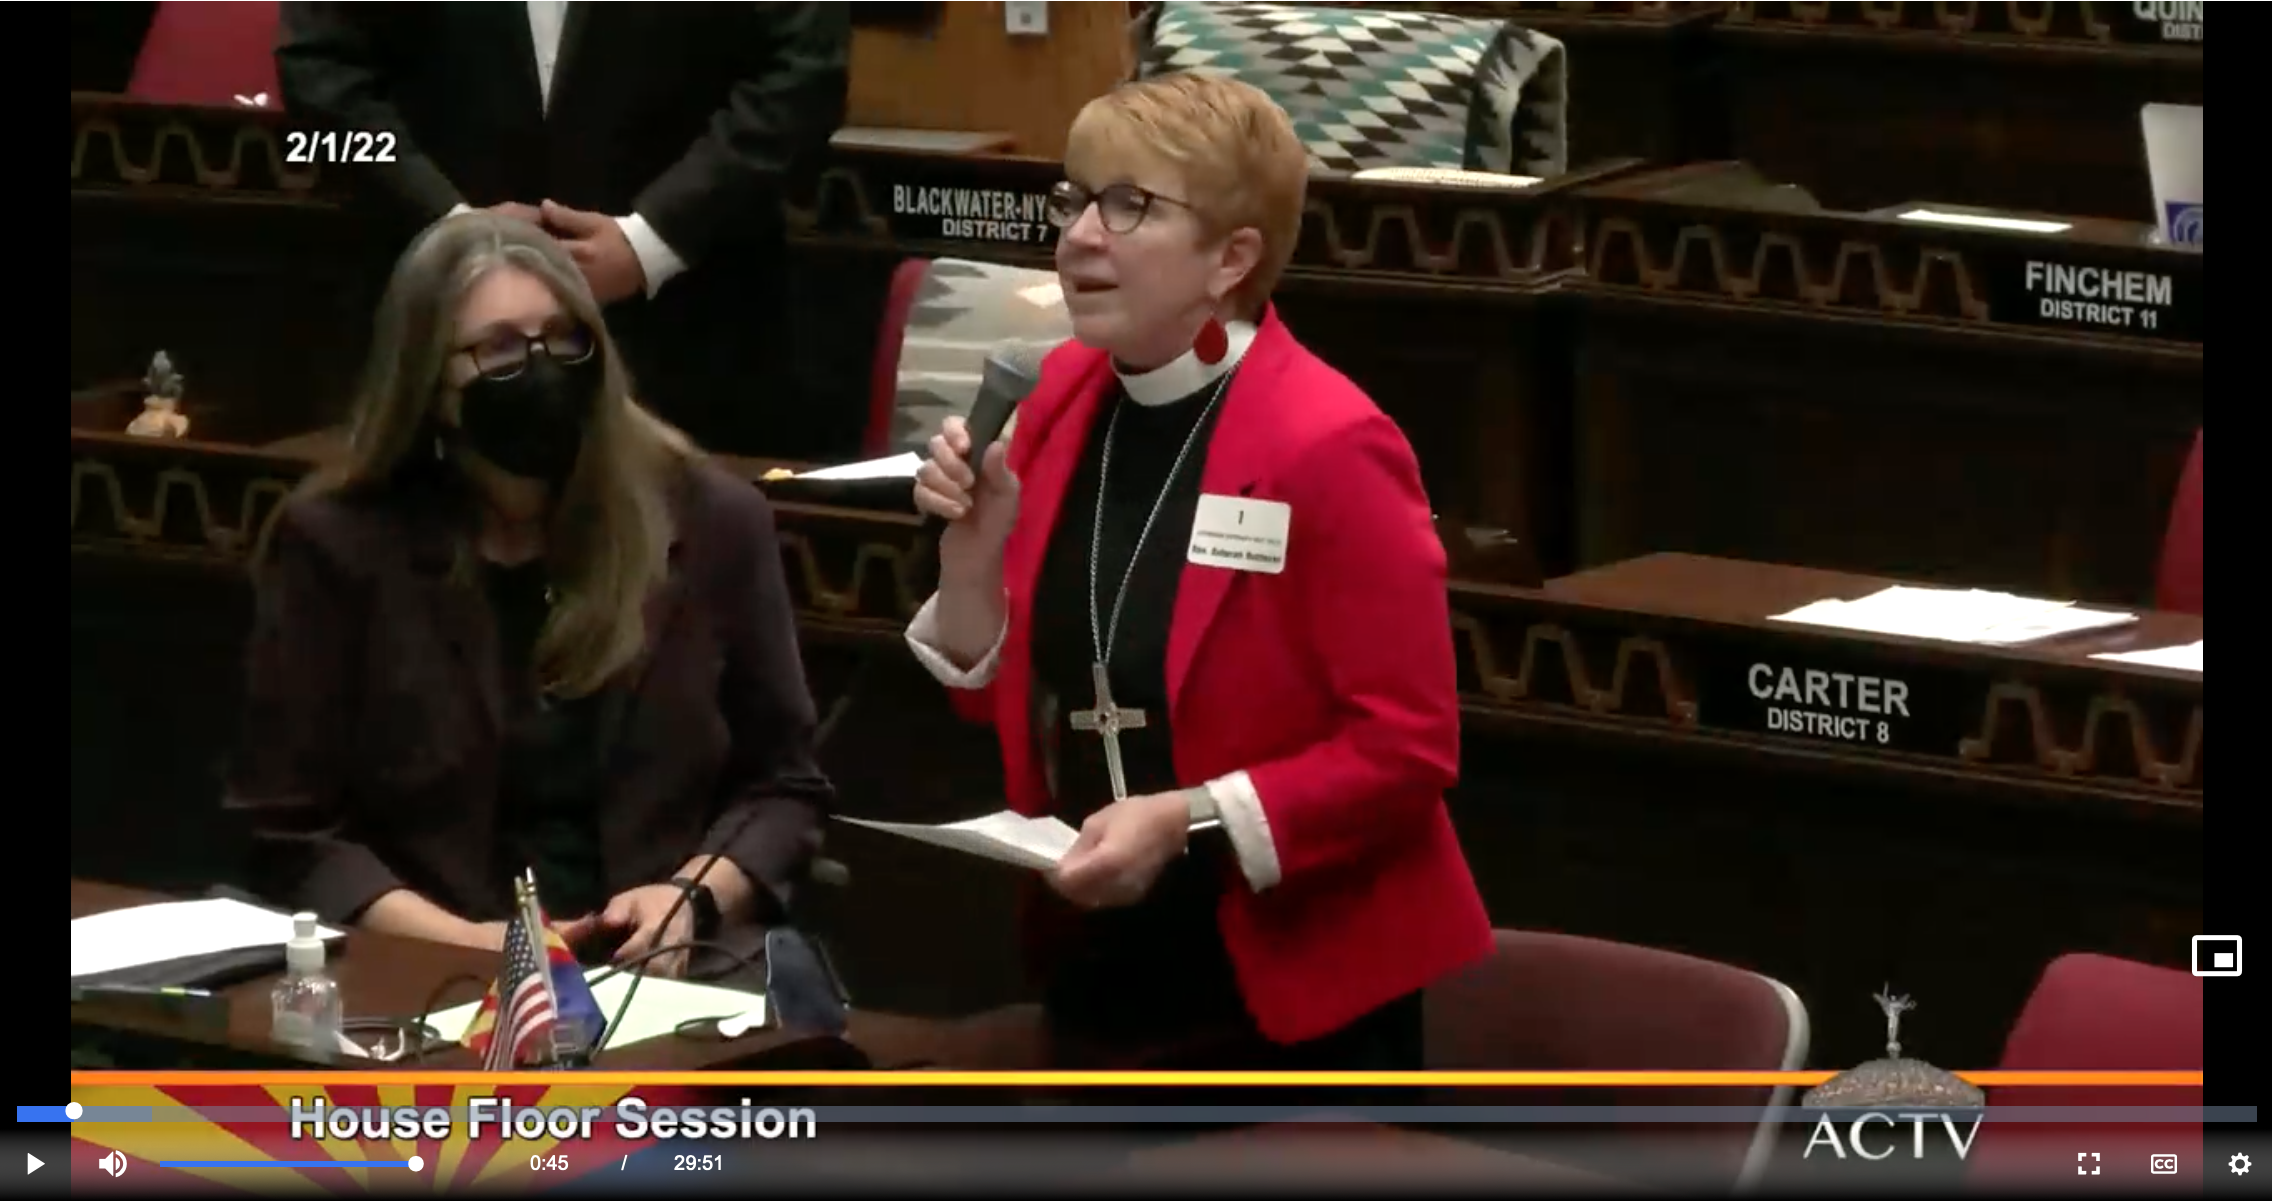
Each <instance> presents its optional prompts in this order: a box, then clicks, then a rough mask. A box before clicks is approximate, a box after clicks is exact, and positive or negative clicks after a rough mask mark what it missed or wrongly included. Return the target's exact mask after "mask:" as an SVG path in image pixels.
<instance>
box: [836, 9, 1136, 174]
mask: <svg viewBox="0 0 2272 1202" xmlns="http://www.w3.org/2000/svg"><path fill="white" fill-rule="evenodd" d="M941 9H942V10H943V11H942V15H941V19H940V21H939V23H938V24H937V25H936V26H935V27H934V28H931V29H928V30H922V31H909V30H902V29H892V28H861V29H855V30H854V31H853V35H852V90H851V97H850V108H849V117H848V118H847V124H850V125H858V126H885V127H898V128H907V129H951V130H972V131H991V130H1002V131H1006V132H1008V133H1010V134H1012V135H1014V136H1015V137H1016V139H1017V142H1016V150H1017V152H1018V153H1019V154H1026V155H1036V156H1039V157H1042V158H1047V159H1055V158H1058V157H1060V156H1062V155H1063V154H1064V153H1065V131H1066V129H1067V128H1068V127H1069V126H1071V125H1072V123H1073V116H1074V114H1075V113H1078V112H1079V111H1080V109H1081V106H1082V105H1084V104H1087V103H1088V102H1089V100H1090V99H1092V98H1093V97H1096V96H1098V95H1100V94H1102V93H1103V92H1105V91H1106V90H1108V89H1110V88H1111V87H1112V86H1113V85H1114V84H1115V83H1118V82H1120V81H1121V80H1122V79H1125V78H1127V76H1128V74H1129V69H1130V67H1131V65H1132V59H1131V57H1130V45H1129V37H1128V35H1129V30H1128V6H1127V5H1126V4H1123V3H1095V4H1052V5H1049V33H1048V35H1047V36H1046V37H1032V36H1023V35H1021V36H1016V37H1013V36H1011V35H1010V34H1009V33H1008V32H1007V31H1006V30H1005V28H1004V21H1003V7H1002V5H1001V4H999V3H976V2H974V3H967V4H947V5H942V6H941Z"/></svg>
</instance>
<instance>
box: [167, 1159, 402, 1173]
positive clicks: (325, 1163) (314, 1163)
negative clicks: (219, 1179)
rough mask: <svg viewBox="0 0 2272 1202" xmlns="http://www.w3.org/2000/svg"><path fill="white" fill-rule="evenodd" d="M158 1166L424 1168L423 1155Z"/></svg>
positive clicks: (184, 1162)
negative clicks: (383, 1158) (379, 1158)
mask: <svg viewBox="0 0 2272 1202" xmlns="http://www.w3.org/2000/svg"><path fill="white" fill-rule="evenodd" d="M158 1167H159V1168H161V1169H409V1170H410V1171H411V1172H413V1173H423V1172H425V1171H426V1158H425V1157H423V1156H413V1157H411V1158H410V1159H408V1160H161V1161H159V1162H158Z"/></svg>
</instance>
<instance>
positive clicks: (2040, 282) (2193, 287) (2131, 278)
mask: <svg viewBox="0 0 2272 1202" xmlns="http://www.w3.org/2000/svg"><path fill="white" fill-rule="evenodd" d="M2090 250H2091V248H2090V247H2089V246H2087V245H2072V246H2068V247H2060V246H2053V245H2045V246H2043V247H2041V248H2039V249H2030V250H2026V251H2022V252H2020V253H2016V254H2013V255H2011V256H2010V257H2008V258H2007V259H2005V261H2004V262H2003V263H2002V264H2001V265H2000V266H1999V267H1997V268H1995V269H1994V270H1993V271H1992V273H1991V277H1990V278H1991V279H1992V280H1993V281H1994V283H1993V284H1992V285H1991V292H1990V301H1989V304H1990V306H1991V310H1990V311H1991V314H1992V316H1993V317H1994V319H1995V320H1997V321H2000V322H2009V323H2011V324H2014V325H2026V326H2045V327H2052V328H2056V329H2065V330H2077V331H2083V332H2087V333H2092V334H2111V335H2118V336H2124V337H2131V338H2153V339H2159V340H2164V341H2170V342H2199V341H2201V268H2200V263H2199V261H2198V259H2197V258H2195V259H2194V261H2193V262H2191V263H2183V264H2181V263H2179V262H2175V261H2173V260H2178V259H2181V258H2192V257H2193V256H2192V255H2191V254H2190V252H2184V251H2173V252H2166V253H2165V254H2160V255H2155V256H2153V258H2154V259H2159V260H2162V261H2160V262H2154V261H2148V260H2145V259H2144V257H2143V256H2141V257H2140V258H2139V259H2133V260H2131V261H2129V262H2123V261H2120V260H2117V259H2111V258H2106V257H2097V258H2094V256H2092V255H2091V253H2090Z"/></svg>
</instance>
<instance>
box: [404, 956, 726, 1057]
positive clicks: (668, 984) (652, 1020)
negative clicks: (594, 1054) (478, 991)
mask: <svg viewBox="0 0 2272 1202" xmlns="http://www.w3.org/2000/svg"><path fill="white" fill-rule="evenodd" d="M610 972H614V970H613V969H610V968H604V967H603V968H593V969H588V970H586V971H585V973H584V979H585V980H587V981H589V980H592V979H593V978H595V977H598V976H600V975H602V974H604V973H610ZM632 980H633V976H632V974H631V973H628V972H617V973H615V975H613V976H610V977H608V979H606V980H604V981H601V982H599V983H598V984H596V985H594V986H592V1000H593V1001H595V1002H598V1003H599V1010H600V1013H601V1014H602V1015H603V1016H605V1017H606V1019H607V1020H608V1021H609V1022H614V1021H615V1012H616V1011H617V1010H619V1009H621V1008H622V1007H623V995H624V994H625V993H628V992H629V991H630V989H631V982H632ZM480 1010H481V1003H480V1002H467V1003H466V1004H465V1005H463V1006H452V1007H450V1008H449V1009H447V1010H443V1011H440V1012H438V1013H435V1014H433V1015H431V1016H429V1017H428V1018H427V1019H426V1022H427V1025H428V1026H431V1027H433V1028H434V1030H435V1031H436V1032H437V1033H438V1034H440V1035H441V1036H442V1038H444V1039H452V1040H462V1039H464V1038H465V1033H466V1031H467V1030H468V1029H469V1028H471V1027H472V1026H473V1017H474V1015H475V1014H477V1013H479V1012H480ZM695 1019H710V1020H713V1021H724V1020H729V1019H730V1020H732V1021H733V1023H734V1025H735V1026H736V1027H737V1028H741V1029H744V1030H756V1029H757V1028H759V1027H762V1026H764V1025H765V997H764V995H762V994H756V993H747V992H744V991H742V990H739V989H728V988H726V987H725V986H723V985H704V984H701V983H699V982H696V981H677V980H672V979H671V978H669V977H648V978H647V979H646V981H645V982H644V983H642V984H641V985H640V986H639V997H638V998H637V1000H635V1001H633V1002H632V1003H631V1010H630V1011H629V1012H628V1013H626V1014H625V1015H624V1016H623V1025H622V1026H621V1027H619V1028H617V1029H616V1030H614V1031H611V1032H609V1033H608V1037H607V1043H606V1045H605V1047H609V1048H624V1047H629V1046H631V1045H632V1044H635V1043H645V1042H646V1041H647V1040H650V1039H653V1038H655V1037H657V1036H660V1035H669V1034H671V1033H673V1032H675V1031H677V1030H678V1029H679V1028H680V1027H681V1026H682V1025H683V1024H685V1023H687V1022H690V1021H693V1020H695ZM594 1050H595V1051H598V1050H603V1049H594Z"/></svg>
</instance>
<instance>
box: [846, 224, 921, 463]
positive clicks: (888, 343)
mask: <svg viewBox="0 0 2272 1202" xmlns="http://www.w3.org/2000/svg"><path fill="white" fill-rule="evenodd" d="M930 267H931V261H930V260H929V259H908V260H906V261H904V262H902V263H901V264H900V265H899V267H898V268H897V269H895V270H894V271H893V272H892V273H891V289H890V291H888V292H886V293H885V294H884V319H883V324H882V325H881V326H879V327H878V328H877V330H876V360H875V367H874V368H873V369H872V371H871V374H870V376H869V378H868V432H867V435H866V436H865V437H864V438H863V439H862V441H861V450H862V452H863V453H864V454H866V455H867V456H868V457H869V458H880V457H882V456H884V455H888V454H890V453H891V432H892V410H893V408H894V407H895V406H896V405H897V404H898V402H899V351H900V347H901V346H902V345H903V344H904V343H905V342H906V341H907V315H908V314H909V313H912V312H914V310H915V298H916V297H917V296H919V295H921V294H922V291H923V276H924V273H925V272H927V271H929V270H930Z"/></svg>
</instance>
